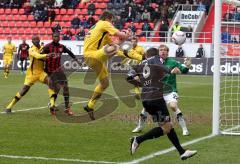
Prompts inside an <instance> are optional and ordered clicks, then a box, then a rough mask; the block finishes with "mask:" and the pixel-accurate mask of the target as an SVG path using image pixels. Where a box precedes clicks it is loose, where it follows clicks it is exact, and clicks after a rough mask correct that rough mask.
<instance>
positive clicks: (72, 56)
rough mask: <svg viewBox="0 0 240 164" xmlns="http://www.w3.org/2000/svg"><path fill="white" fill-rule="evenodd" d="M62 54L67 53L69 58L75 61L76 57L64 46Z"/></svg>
mask: <svg viewBox="0 0 240 164" xmlns="http://www.w3.org/2000/svg"><path fill="white" fill-rule="evenodd" d="M63 52H64V53H67V54H68V55H69V56H70V57H71V58H73V59H76V56H75V55H74V54H73V53H72V51H70V50H69V49H68V48H67V47H66V46H63Z"/></svg>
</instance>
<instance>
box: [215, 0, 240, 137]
mask: <svg viewBox="0 0 240 164" xmlns="http://www.w3.org/2000/svg"><path fill="white" fill-rule="evenodd" d="M222 2H225V3H229V4H235V5H238V6H240V1H238V0H223V1H222V0H215V2H214V3H215V11H214V12H215V13H214V14H215V18H214V35H213V45H214V73H213V112H212V134H213V135H219V134H227V135H240V132H239V133H235V132H232V130H234V129H237V128H240V125H238V126H235V127H232V128H231V129H228V130H226V131H220V76H221V74H220V59H221V55H220V54H221V53H220V50H221V25H222V20H221V18H222Z"/></svg>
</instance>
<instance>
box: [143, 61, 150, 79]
mask: <svg viewBox="0 0 240 164" xmlns="http://www.w3.org/2000/svg"><path fill="white" fill-rule="evenodd" d="M149 76H150V67H149V66H148V65H147V63H146V64H145V66H144V67H143V77H144V78H145V79H146V78H148V77H149Z"/></svg>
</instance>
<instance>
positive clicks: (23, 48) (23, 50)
mask: <svg viewBox="0 0 240 164" xmlns="http://www.w3.org/2000/svg"><path fill="white" fill-rule="evenodd" d="M28 49H29V45H28V44H27V43H26V40H25V39H23V41H22V43H21V44H20V45H19V48H18V55H17V56H18V60H20V61H21V69H22V73H25V72H26V70H27V58H28Z"/></svg>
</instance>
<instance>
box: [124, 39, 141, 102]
mask: <svg viewBox="0 0 240 164" xmlns="http://www.w3.org/2000/svg"><path fill="white" fill-rule="evenodd" d="M131 44H132V46H133V47H132V48H131V49H130V50H129V51H128V52H127V53H124V54H125V55H126V58H125V59H124V60H123V61H122V62H121V64H128V65H134V64H139V63H140V62H141V61H142V59H143V57H144V48H143V47H142V46H140V45H138V38H137V37H136V36H134V37H132V38H131ZM134 92H135V97H136V98H137V99H140V89H139V87H137V86H135V87H134Z"/></svg>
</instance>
